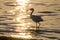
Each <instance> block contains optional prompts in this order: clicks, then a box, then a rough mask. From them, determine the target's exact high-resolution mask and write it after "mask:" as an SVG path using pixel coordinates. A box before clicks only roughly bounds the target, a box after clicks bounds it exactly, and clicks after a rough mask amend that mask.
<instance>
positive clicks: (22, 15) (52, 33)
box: [0, 0, 60, 40]
mask: <svg viewBox="0 0 60 40" xmlns="http://www.w3.org/2000/svg"><path fill="white" fill-rule="evenodd" d="M30 8H34V9H35V11H34V13H33V15H40V16H42V18H43V20H44V21H43V22H40V26H39V29H38V30H39V31H40V33H36V32H35V31H34V30H36V27H35V26H36V23H35V22H34V21H32V20H31V18H30V10H29V9H30ZM27 10H28V11H27ZM44 11H47V12H45V13H43V12H44ZM31 30H33V31H31ZM59 33H60V0H45V1H44V0H33V1H32V0H22V1H19V0H5V1H4V0H0V35H1V36H2V35H3V36H11V37H18V38H20V37H21V38H22V37H23V38H33V39H35V38H37V39H39V38H41V39H46V40H59V39H60V34H59Z"/></svg>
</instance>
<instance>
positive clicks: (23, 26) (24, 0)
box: [11, 0, 32, 38]
mask: <svg viewBox="0 0 60 40" xmlns="http://www.w3.org/2000/svg"><path fill="white" fill-rule="evenodd" d="M29 1H30V0H16V2H17V5H20V6H16V7H15V10H12V11H17V10H18V12H19V13H18V12H17V13H16V15H17V16H16V17H15V21H16V22H19V23H20V24H17V25H18V26H20V27H16V29H15V31H18V32H22V33H18V34H17V35H11V36H12V37H18V38H20V37H21V38H32V36H31V35H30V33H27V32H25V30H27V29H28V28H29V27H30V25H31V23H30V22H26V20H25V19H24V18H27V17H28V16H29V15H27V11H26V10H27V6H29V4H28V3H29ZM12 11H11V12H12Z"/></svg>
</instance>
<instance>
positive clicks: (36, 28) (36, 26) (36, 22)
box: [36, 22, 37, 30]
mask: <svg viewBox="0 0 60 40" xmlns="http://www.w3.org/2000/svg"><path fill="white" fill-rule="evenodd" d="M36 30H37V22H36Z"/></svg>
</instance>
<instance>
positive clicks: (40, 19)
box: [30, 8, 43, 30]
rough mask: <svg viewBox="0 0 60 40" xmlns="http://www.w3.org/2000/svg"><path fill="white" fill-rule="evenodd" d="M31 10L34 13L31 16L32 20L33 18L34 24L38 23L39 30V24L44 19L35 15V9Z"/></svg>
mask: <svg viewBox="0 0 60 40" xmlns="http://www.w3.org/2000/svg"><path fill="white" fill-rule="evenodd" d="M30 10H31V11H32V12H31V14H30V18H31V19H32V20H33V21H34V22H36V30H38V27H37V23H39V22H41V21H43V19H42V18H41V16H38V15H33V12H34V9H33V8H31V9H30ZM39 26H40V24H39Z"/></svg>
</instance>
